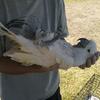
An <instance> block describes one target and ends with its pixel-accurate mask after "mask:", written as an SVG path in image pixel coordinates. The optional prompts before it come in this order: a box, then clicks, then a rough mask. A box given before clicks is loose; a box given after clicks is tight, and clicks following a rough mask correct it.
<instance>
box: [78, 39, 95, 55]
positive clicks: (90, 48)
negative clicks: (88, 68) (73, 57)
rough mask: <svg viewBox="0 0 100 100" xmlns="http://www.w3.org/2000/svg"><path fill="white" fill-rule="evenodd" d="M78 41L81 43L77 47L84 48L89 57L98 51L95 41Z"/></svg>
mask: <svg viewBox="0 0 100 100" xmlns="http://www.w3.org/2000/svg"><path fill="white" fill-rule="evenodd" d="M78 40H80V42H79V43H78V44H77V47H79V48H84V49H85V50H86V51H87V52H88V54H89V55H91V54H94V53H95V52H96V51H97V47H96V43H95V42H94V41H93V40H88V39H86V38H80V39H78Z"/></svg>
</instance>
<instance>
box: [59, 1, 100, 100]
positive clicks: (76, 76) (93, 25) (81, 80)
mask: <svg viewBox="0 0 100 100" xmlns="http://www.w3.org/2000/svg"><path fill="white" fill-rule="evenodd" d="M65 10H66V16H67V24H68V29H69V33H70V34H69V36H68V37H66V40H67V41H68V42H70V43H72V44H75V43H76V42H77V39H78V38H80V37H84V38H88V39H93V40H94V41H96V43H97V47H98V50H100V0H65ZM94 73H96V74H98V75H100V59H99V60H98V61H97V62H96V64H95V65H93V66H92V67H91V68H86V69H84V70H82V69H80V68H78V67H77V68H73V67H72V68H70V69H68V70H67V71H64V70H60V78H61V83H60V86H61V93H62V97H63V100H72V99H73V98H74V96H76V95H77V93H78V92H79V91H80V90H81V89H82V87H83V86H84V85H85V83H86V82H87V81H88V79H90V77H91V76H92V75H93V74H94Z"/></svg>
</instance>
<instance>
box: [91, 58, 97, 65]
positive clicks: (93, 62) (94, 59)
mask: <svg viewBox="0 0 100 100" xmlns="http://www.w3.org/2000/svg"><path fill="white" fill-rule="evenodd" d="M96 60H97V57H96V56H93V57H91V64H95V62H96Z"/></svg>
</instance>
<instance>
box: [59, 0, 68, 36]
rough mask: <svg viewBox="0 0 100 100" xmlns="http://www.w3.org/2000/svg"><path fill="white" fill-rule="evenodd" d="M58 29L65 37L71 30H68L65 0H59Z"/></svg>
mask: <svg viewBox="0 0 100 100" xmlns="http://www.w3.org/2000/svg"><path fill="white" fill-rule="evenodd" d="M58 21H59V22H58V31H59V32H60V35H61V36H63V37H66V36H67V35H68V34H69V32H68V27H67V18H66V13H65V4H64V0H60V2H59V20H58Z"/></svg>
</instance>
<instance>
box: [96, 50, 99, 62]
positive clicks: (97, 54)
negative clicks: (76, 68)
mask: <svg viewBox="0 0 100 100" xmlns="http://www.w3.org/2000/svg"><path fill="white" fill-rule="evenodd" d="M95 56H96V60H98V58H99V57H100V52H99V51H98V52H96V53H95Z"/></svg>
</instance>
